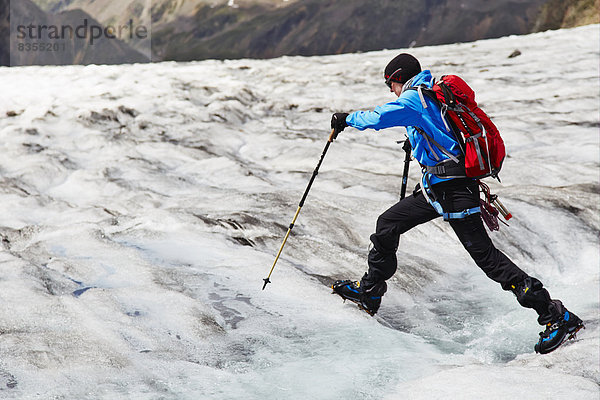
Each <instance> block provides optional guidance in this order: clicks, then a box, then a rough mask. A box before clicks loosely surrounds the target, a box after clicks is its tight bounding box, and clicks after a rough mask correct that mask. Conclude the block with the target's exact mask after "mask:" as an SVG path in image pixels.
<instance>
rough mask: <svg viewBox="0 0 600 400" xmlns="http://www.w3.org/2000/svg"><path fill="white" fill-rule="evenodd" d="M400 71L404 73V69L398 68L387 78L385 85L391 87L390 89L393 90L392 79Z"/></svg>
mask: <svg viewBox="0 0 600 400" xmlns="http://www.w3.org/2000/svg"><path fill="white" fill-rule="evenodd" d="M400 71H402V68H398V69H397V70H395V71H394V72H392V74H391V75H390V76H388V77H387V79H386V80H385V84H386V85H387V87H389V88H390V89H391V88H392V78H393V77H394V75H396V74H397V73H398V72H400Z"/></svg>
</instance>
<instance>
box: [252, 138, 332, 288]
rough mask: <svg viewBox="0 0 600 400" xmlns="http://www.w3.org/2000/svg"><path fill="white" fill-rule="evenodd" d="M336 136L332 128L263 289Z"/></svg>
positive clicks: (268, 281)
mask: <svg viewBox="0 0 600 400" xmlns="http://www.w3.org/2000/svg"><path fill="white" fill-rule="evenodd" d="M336 137H337V132H336V131H335V129H332V130H331V134H330V135H329V139H327V144H326V145H325V148H324V149H323V153H322V154H321V159H319V163H318V164H317V167H316V168H315V170H314V171H313V174H312V177H311V178H310V181H309V182H308V186H307V187H306V190H305V191H304V195H303V196H302V200H300V204H298V209H297V210H296V214H295V215H294V219H292V223H291V224H290V226H289V228H288V230H287V233H286V234H285V237H284V238H283V243H281V247H280V248H279V252H278V253H277V256H276V257H275V261H273V266H272V267H271V271H269V275H268V276H267V277H266V278H265V279H263V281H265V284H264V285H263V288H262V290H265V288H266V287H267V284H269V283H271V281H270V279H269V278H270V277H271V274H272V273H273V270H274V269H275V264H277V260H279V256H280V255H281V252H282V251H283V246H285V243H286V242H287V240H288V237H289V236H290V232H292V229H293V228H294V224H295V223H296V219H297V218H298V214H300V210H301V209H302V206H303V205H304V201H305V200H306V196H308V192H309V190H310V187H311V186H312V184H313V182H314V181H315V178H316V177H317V175H318V174H319V167H321V163H322V162H323V159H324V158H325V154H326V153H327V150H328V149H329V145H330V144H331V142H333V140H334V139H335V138H336Z"/></svg>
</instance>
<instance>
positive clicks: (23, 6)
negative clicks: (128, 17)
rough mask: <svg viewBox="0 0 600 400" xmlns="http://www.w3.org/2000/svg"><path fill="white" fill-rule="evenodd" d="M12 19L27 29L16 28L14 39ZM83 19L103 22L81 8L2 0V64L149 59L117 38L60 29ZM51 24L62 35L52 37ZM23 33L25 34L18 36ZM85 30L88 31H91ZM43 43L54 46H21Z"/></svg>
mask: <svg viewBox="0 0 600 400" xmlns="http://www.w3.org/2000/svg"><path fill="white" fill-rule="evenodd" d="M11 20H12V22H13V25H14V26H15V27H18V26H19V25H21V26H23V27H25V29H24V30H21V31H20V32H19V30H18V28H15V32H13V36H12V39H9V38H11V36H10V29H11V28H10V21H11ZM84 21H85V24H88V26H91V25H94V26H98V27H100V26H101V23H100V22H98V21H96V20H95V19H94V18H93V17H92V16H90V15H89V14H87V13H86V12H85V11H82V10H80V9H73V10H70V9H68V10H65V11H62V12H59V13H57V14H50V13H48V12H45V11H43V10H42V9H40V8H39V7H38V6H37V5H36V4H35V3H33V2H32V1H31V0H19V1H18V2H17V1H14V0H13V1H12V2H11V3H10V7H8V2H6V1H3V2H2V4H0V32H1V36H2V42H1V45H0V65H69V64H122V63H135V62H148V61H149V58H148V57H146V56H144V55H143V54H142V53H140V52H138V51H137V50H135V49H133V48H132V47H131V46H129V45H128V44H126V43H125V42H123V41H120V40H118V39H109V38H107V37H99V38H97V39H96V40H95V41H94V42H90V41H89V40H87V39H86V40H83V39H77V38H76V37H75V38H71V37H70V36H69V33H68V32H69V31H68V30H65V31H62V30H61V29H63V27H67V28H73V29H74V30H75V29H77V27H79V26H81V25H82V24H83V23H84ZM30 25H32V30H30ZM42 27H43V28H42ZM51 27H57V29H58V30H57V31H56V32H59V33H57V35H59V36H60V38H58V39H57V38H53V36H52V34H51V33H50V32H51ZM64 32H67V33H64ZM74 32H76V31H74ZM83 32H84V30H80V31H79V33H80V34H81V35H83ZM20 34H24V36H25V37H24V38H22V39H18V37H19V35H20ZM32 34H33V36H34V37H33V39H32V38H31V36H32ZM85 34H89V31H88V32H86V33H85ZM38 35H40V36H38ZM74 35H77V33H74ZM38 37H39V39H38ZM48 38H50V39H48ZM40 43H43V44H45V45H50V44H51V45H52V46H51V47H48V48H45V49H44V50H43V51H42V50H39V51H38V50H35V49H32V48H31V47H29V48H23V46H21V45H23V44H40Z"/></svg>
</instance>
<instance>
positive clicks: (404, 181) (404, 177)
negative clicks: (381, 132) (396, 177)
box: [398, 138, 411, 200]
mask: <svg viewBox="0 0 600 400" xmlns="http://www.w3.org/2000/svg"><path fill="white" fill-rule="evenodd" d="M398 143H400V142H398ZM402 150H404V151H405V152H406V154H405V156H404V171H403V172H402V187H401V188H400V200H402V199H403V198H404V197H405V196H406V186H407V184H408V167H409V166H410V150H411V148H410V142H409V141H408V138H406V140H405V141H404V144H403V145H402Z"/></svg>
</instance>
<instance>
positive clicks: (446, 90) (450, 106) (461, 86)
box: [416, 75, 506, 178]
mask: <svg viewBox="0 0 600 400" xmlns="http://www.w3.org/2000/svg"><path fill="white" fill-rule="evenodd" d="M416 89H417V90H418V91H419V92H423V93H426V94H428V95H429V96H430V97H431V98H433V99H435V100H436V101H437V102H438V104H439V106H440V107H441V110H442V115H443V116H444V117H445V119H446V121H447V122H448V123H449V124H450V125H451V129H452V131H453V132H454V135H455V138H456V140H457V141H458V143H459V144H460V147H461V150H462V152H463V154H464V162H465V173H466V175H467V176H468V177H470V178H485V177H487V176H492V177H494V178H498V172H500V168H502V162H503V161H504V157H505V156H506V151H505V149H504V141H503V140H502V137H500V133H499V132H498V128H496V125H494V123H493V122H492V121H491V120H490V118H489V117H488V116H487V115H486V113H485V112H483V110H481V109H480V108H479V107H478V106H477V102H476V101H475V92H474V91H473V89H471V88H470V87H469V85H467V83H466V82H465V81H464V80H462V79H461V78H460V77H458V76H456V75H445V76H442V78H441V79H440V80H439V81H437V82H435V83H434V85H433V87H432V88H431V89H429V88H427V87H424V86H420V87H417V88H416Z"/></svg>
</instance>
